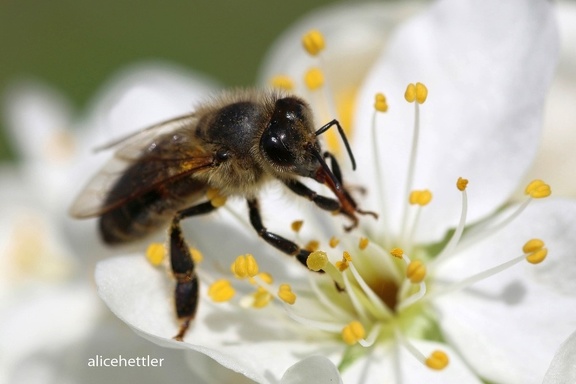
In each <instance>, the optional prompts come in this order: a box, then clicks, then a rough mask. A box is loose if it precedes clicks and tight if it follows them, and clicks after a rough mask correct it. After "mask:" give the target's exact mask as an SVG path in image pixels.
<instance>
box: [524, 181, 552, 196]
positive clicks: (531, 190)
mask: <svg viewBox="0 0 576 384" xmlns="http://www.w3.org/2000/svg"><path fill="white" fill-rule="evenodd" d="M524 193H526V194H527V195H529V196H530V197H532V198H534V199H541V198H544V197H548V196H550V194H551V193H552V190H551V189H550V186H549V185H548V184H546V183H545V182H543V181H542V180H538V179H537V180H533V181H532V182H530V184H528V186H527V187H526V189H525V190H524Z"/></svg>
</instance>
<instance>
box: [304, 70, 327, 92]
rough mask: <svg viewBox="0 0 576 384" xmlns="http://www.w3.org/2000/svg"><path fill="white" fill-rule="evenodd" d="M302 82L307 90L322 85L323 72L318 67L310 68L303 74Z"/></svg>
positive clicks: (312, 89)
mask: <svg viewBox="0 0 576 384" xmlns="http://www.w3.org/2000/svg"><path fill="white" fill-rule="evenodd" d="M304 83H305V84H306V87H308V89H309V90H311V91H314V90H317V89H319V88H321V87H322V86H323V85H324V74H323V73H322V71H321V70H320V69H319V68H311V69H309V70H308V71H307V72H306V74H305V75H304Z"/></svg>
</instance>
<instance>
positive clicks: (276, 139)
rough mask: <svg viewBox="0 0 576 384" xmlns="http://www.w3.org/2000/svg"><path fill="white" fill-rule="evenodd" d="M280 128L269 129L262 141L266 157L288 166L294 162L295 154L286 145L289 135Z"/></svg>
mask: <svg viewBox="0 0 576 384" xmlns="http://www.w3.org/2000/svg"><path fill="white" fill-rule="evenodd" d="M277 131H278V130H273V129H268V130H267V131H266V132H265V133H264V134H263V135H262V139H261V142H260V145H261V148H262V150H263V151H264V153H265V154H266V157H267V158H268V159H269V160H270V161H272V162H273V163H275V164H277V165H281V166H287V165H291V164H293V163H294V161H295V159H294V155H293V154H292V152H291V151H290V149H289V148H288V147H287V145H286V141H287V136H286V134H284V133H282V132H277Z"/></svg>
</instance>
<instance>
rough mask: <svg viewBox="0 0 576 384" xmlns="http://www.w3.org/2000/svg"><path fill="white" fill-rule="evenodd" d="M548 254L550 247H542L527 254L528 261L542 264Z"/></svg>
mask: <svg viewBox="0 0 576 384" xmlns="http://www.w3.org/2000/svg"><path fill="white" fill-rule="evenodd" d="M546 256H548V249H547V248H542V249H539V250H537V251H534V252H531V253H529V254H527V255H526V261H528V262H529V263H530V264H540V263H541V262H543V261H544V259H545V258H546Z"/></svg>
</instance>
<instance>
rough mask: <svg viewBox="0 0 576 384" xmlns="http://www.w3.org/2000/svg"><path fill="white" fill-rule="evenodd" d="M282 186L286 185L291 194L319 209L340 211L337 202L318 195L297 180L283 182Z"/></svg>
mask: <svg viewBox="0 0 576 384" xmlns="http://www.w3.org/2000/svg"><path fill="white" fill-rule="evenodd" d="M284 184H286V186H287V187H288V188H290V190H291V191H292V192H294V193H295V194H297V195H298V196H302V197H306V198H307V199H308V200H310V201H312V202H314V204H316V206H318V207H319V208H321V209H324V210H326V211H330V212H339V211H340V208H341V205H340V202H339V201H338V200H336V199H333V198H331V197H326V196H322V195H319V194H317V193H316V192H314V191H313V190H311V189H310V188H308V187H307V186H305V185H304V184H302V183H301V182H299V181H297V180H290V181H285V182H284Z"/></svg>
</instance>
